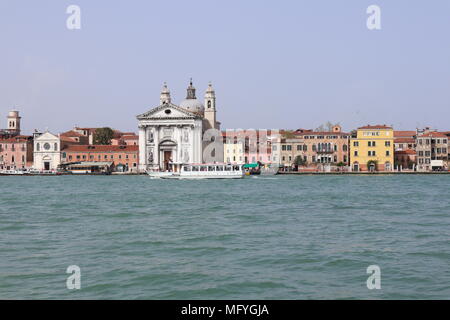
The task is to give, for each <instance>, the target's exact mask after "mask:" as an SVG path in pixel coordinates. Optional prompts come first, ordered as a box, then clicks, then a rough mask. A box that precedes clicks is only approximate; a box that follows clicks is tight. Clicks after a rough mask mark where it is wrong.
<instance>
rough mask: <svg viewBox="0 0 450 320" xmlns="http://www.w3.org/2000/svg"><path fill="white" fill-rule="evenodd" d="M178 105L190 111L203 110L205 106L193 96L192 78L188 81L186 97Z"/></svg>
mask: <svg viewBox="0 0 450 320" xmlns="http://www.w3.org/2000/svg"><path fill="white" fill-rule="evenodd" d="M180 107H181V108H183V109H186V110H188V111H191V112H203V111H205V106H204V105H203V104H202V103H201V102H200V101H199V100H197V97H196V96H195V88H194V86H193V85H192V79H191V81H190V83H189V87H188V88H187V95H186V99H185V100H183V101H181V103H180Z"/></svg>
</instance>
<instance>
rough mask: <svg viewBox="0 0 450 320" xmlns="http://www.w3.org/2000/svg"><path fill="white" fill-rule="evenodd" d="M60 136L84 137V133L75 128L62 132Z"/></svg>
mask: <svg viewBox="0 0 450 320" xmlns="http://www.w3.org/2000/svg"><path fill="white" fill-rule="evenodd" d="M60 136H62V137H83V135H82V134H81V133H78V132H76V131H73V130H70V131H66V132H63V133H61V134H60Z"/></svg>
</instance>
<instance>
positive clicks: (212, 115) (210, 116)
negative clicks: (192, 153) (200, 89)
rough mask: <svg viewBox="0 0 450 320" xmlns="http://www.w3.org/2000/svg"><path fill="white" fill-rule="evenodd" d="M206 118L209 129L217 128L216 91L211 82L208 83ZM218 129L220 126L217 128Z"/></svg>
mask: <svg viewBox="0 0 450 320" xmlns="http://www.w3.org/2000/svg"><path fill="white" fill-rule="evenodd" d="M205 119H206V120H207V125H208V128H207V129H211V128H216V127H217V122H216V92H215V91H214V89H213V87H212V84H211V82H210V83H209V85H208V89H206V93H205ZM216 129H218V128H216Z"/></svg>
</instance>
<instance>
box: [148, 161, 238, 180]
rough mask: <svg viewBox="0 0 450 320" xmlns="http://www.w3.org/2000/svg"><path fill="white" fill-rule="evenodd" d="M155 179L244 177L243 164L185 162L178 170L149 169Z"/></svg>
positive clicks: (149, 173)
mask: <svg viewBox="0 0 450 320" xmlns="http://www.w3.org/2000/svg"><path fill="white" fill-rule="evenodd" d="M147 174H148V175H149V176H150V178H153V179H242V178H243V177H244V176H245V172H244V170H243V168H242V165H234V164H183V165H181V167H180V170H179V171H178V172H161V171H148V172H147Z"/></svg>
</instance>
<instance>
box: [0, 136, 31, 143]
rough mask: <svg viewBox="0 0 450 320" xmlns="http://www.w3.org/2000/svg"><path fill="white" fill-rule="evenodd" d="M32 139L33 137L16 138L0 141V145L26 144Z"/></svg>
mask: <svg viewBox="0 0 450 320" xmlns="http://www.w3.org/2000/svg"><path fill="white" fill-rule="evenodd" d="M32 138H33V137H32V136H14V137H12V138H7V139H0V143H10V142H11V143H14V142H26V141H28V140H31V139H32Z"/></svg>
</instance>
